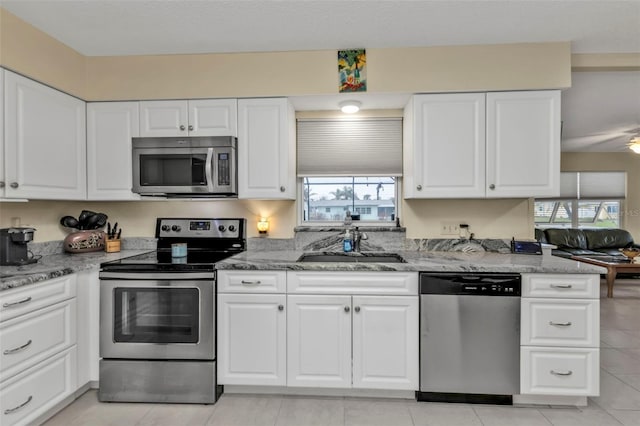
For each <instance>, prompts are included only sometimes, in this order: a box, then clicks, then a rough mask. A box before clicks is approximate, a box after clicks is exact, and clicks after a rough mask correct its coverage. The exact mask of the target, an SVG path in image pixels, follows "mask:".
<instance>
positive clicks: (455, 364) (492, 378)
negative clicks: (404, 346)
mask: <svg viewBox="0 0 640 426" xmlns="http://www.w3.org/2000/svg"><path fill="white" fill-rule="evenodd" d="M520 283H521V277H520V275H519V274H489V273H477V274H474V273H421V274H420V391H419V392H417V399H418V400H421V401H441V402H471V403H494V404H511V403H512V395H514V394H518V393H520Z"/></svg>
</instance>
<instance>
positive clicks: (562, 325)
mask: <svg viewBox="0 0 640 426" xmlns="http://www.w3.org/2000/svg"><path fill="white" fill-rule="evenodd" d="M549 325H557V326H558V327H569V326H570V325H571V321H567V322H553V321H549Z"/></svg>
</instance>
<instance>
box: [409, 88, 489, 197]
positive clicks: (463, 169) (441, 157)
mask: <svg viewBox="0 0 640 426" xmlns="http://www.w3.org/2000/svg"><path fill="white" fill-rule="evenodd" d="M405 120H406V122H407V123H405V126H407V125H411V124H412V129H407V128H406V127H405V129H406V130H407V131H405V149H404V155H405V158H404V176H405V198H465V197H477V196H478V194H482V193H483V192H484V187H485V94H484V93H458V94H437V95H416V96H414V97H413V98H412V100H411V101H410V103H409V105H407V107H406V109H405ZM408 136H410V137H408Z"/></svg>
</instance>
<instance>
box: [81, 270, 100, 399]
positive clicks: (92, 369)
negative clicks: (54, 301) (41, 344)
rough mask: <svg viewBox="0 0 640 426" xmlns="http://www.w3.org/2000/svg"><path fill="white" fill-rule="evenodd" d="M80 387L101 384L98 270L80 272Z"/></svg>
mask: <svg viewBox="0 0 640 426" xmlns="http://www.w3.org/2000/svg"><path fill="white" fill-rule="evenodd" d="M77 276H78V286H77V304H76V319H77V321H76V322H77V326H76V330H77V334H78V337H77V340H76V343H77V353H78V362H77V364H76V371H77V378H78V386H77V387H78V388H81V387H82V386H84V385H86V384H87V383H89V384H91V385H92V386H93V387H95V384H96V383H98V372H99V362H100V338H99V337H100V278H99V277H98V269H97V268H96V269H92V270H87V271H82V272H78V273H77Z"/></svg>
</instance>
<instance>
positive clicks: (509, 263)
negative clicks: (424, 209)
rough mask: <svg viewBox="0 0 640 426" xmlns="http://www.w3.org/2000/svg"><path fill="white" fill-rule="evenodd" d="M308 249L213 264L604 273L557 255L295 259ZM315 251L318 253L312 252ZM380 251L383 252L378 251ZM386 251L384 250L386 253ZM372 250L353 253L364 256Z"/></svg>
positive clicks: (240, 267) (431, 254) (413, 254)
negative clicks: (401, 260)
mask: <svg viewBox="0 0 640 426" xmlns="http://www.w3.org/2000/svg"><path fill="white" fill-rule="evenodd" d="M303 253H308V252H303V251H298V250H277V251H276V250H274V251H246V252H243V253H240V254H237V255H235V256H233V257H230V258H228V259H225V260H223V261H221V262H218V263H217V264H216V268H217V269H229V270H233V269H236V270H292V271H420V272H521V273H526V272H530V273H559V274H605V273H606V272H607V271H606V269H605V268H601V267H599V266H594V265H590V264H587V263H582V262H576V261H574V260H570V259H564V258H561V257H558V256H547V255H543V256H538V255H525V254H502V253H490V252H475V253H464V252H444V251H443V252H434V251H398V252H395V253H398V254H399V255H400V256H402V257H403V258H404V259H405V260H406V263H357V262H353V263H352V262H346V263H344V262H326V263H325V262H296V260H297V259H298V258H299V257H300V256H301V255H302V254H303ZM315 253H318V252H315ZM380 253H383V252H380ZM386 253H387V254H388V252H386ZM367 254H374V253H361V254H360V253H354V254H352V255H353V256H366V255H367Z"/></svg>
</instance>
